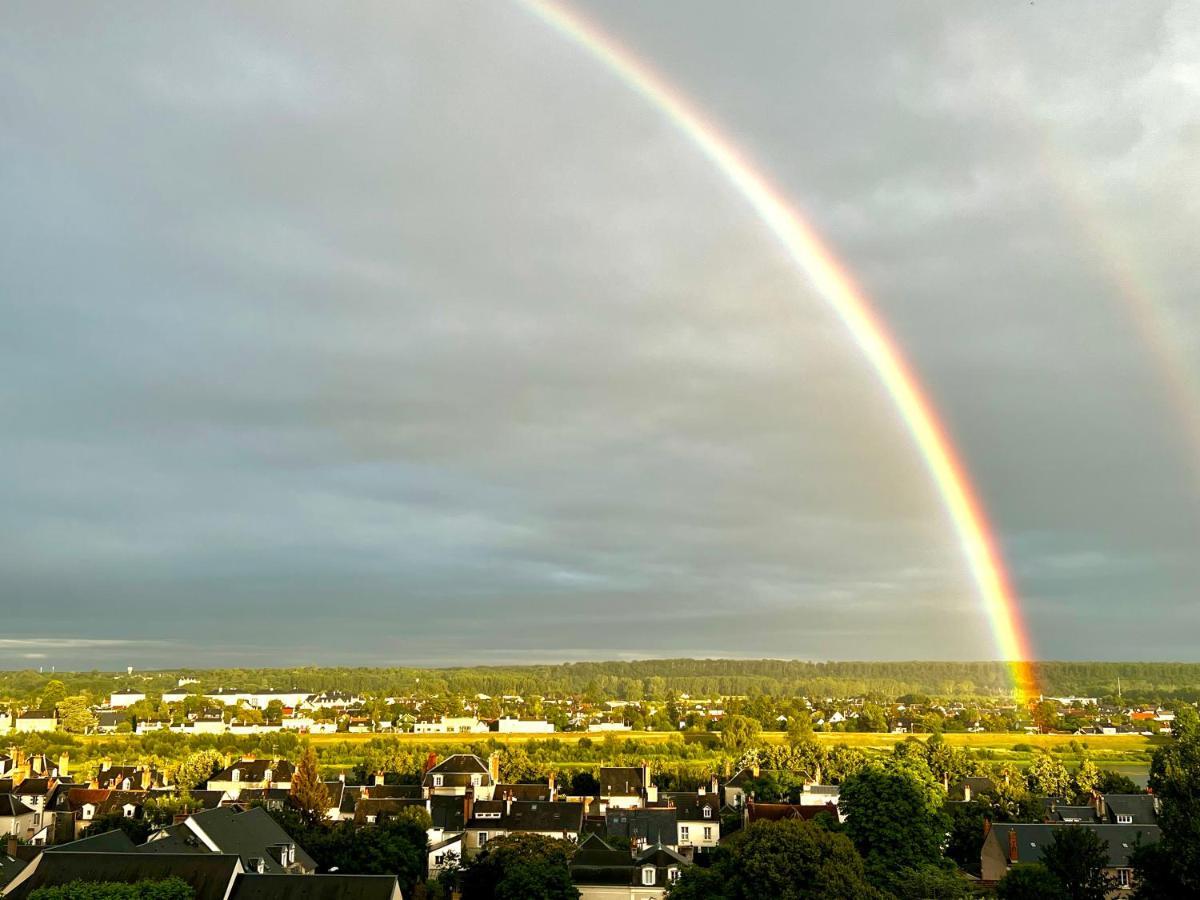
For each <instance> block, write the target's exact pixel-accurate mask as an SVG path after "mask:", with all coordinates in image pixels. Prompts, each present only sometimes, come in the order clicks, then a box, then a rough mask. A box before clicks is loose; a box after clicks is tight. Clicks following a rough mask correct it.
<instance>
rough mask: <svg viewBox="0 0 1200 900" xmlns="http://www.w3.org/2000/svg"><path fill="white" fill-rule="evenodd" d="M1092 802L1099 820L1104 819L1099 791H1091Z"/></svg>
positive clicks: (1101, 796) (1101, 795) (1102, 797)
mask: <svg viewBox="0 0 1200 900" xmlns="http://www.w3.org/2000/svg"><path fill="white" fill-rule="evenodd" d="M1092 802H1093V803H1094V804H1095V805H1096V815H1097V816H1098V817H1100V818H1101V819H1103V818H1104V795H1103V794H1101V793H1100V792H1099V791H1092Z"/></svg>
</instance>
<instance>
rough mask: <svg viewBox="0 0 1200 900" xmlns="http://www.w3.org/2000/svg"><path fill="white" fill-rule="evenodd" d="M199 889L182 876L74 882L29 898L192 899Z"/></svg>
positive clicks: (46, 888)
mask: <svg viewBox="0 0 1200 900" xmlns="http://www.w3.org/2000/svg"><path fill="white" fill-rule="evenodd" d="M195 896H196V892H195V891H193V890H192V886H191V885H190V884H188V883H187V882H186V881H184V880H183V879H182V878H166V879H163V880H162V881H149V880H147V881H135V882H133V883H132V884H131V883H128V882H123V881H72V882H69V883H68V884H60V885H54V886H53V887H40V888H38V889H37V890H35V891H33V892H32V893H31V894H30V895H29V900H193V898H194V897H195Z"/></svg>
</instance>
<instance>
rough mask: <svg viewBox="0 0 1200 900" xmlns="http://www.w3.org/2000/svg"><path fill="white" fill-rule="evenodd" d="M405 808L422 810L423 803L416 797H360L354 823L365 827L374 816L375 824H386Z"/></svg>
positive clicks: (355, 809)
mask: <svg viewBox="0 0 1200 900" xmlns="http://www.w3.org/2000/svg"><path fill="white" fill-rule="evenodd" d="M454 799H456V800H457V799H458V798H457V797H455V798H454ZM406 808H408V809H412V808H416V809H424V808H425V801H424V800H421V799H419V798H417V797H379V798H375V797H360V798H359V799H358V802H357V803H356V804H355V806H354V822H355V824H357V825H365V824H367V816H374V817H375V821H376V822H386V821H387V820H388V819H393V818H395V817H396V816H397V815H399V813H400V811H401V810H403V809H406Z"/></svg>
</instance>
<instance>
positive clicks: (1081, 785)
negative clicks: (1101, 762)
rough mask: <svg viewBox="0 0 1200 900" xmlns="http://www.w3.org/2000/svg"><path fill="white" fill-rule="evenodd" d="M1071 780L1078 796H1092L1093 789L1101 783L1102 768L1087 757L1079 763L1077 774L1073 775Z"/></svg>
mask: <svg viewBox="0 0 1200 900" xmlns="http://www.w3.org/2000/svg"><path fill="white" fill-rule="evenodd" d="M1071 781H1072V783H1073V784H1074V787H1075V795H1076V796H1077V797H1090V796H1091V794H1092V791H1094V790H1096V786H1097V785H1099V784H1100V770H1099V769H1097V768H1096V764H1095V763H1094V762H1092V761H1091V760H1090V759H1087V758H1086V757H1085V758H1084V760H1083V762H1081V763H1080V764H1079V768H1078V769H1076V770H1075V774H1074V775H1073V776H1071Z"/></svg>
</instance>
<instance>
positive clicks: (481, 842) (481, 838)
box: [479, 831, 487, 847]
mask: <svg viewBox="0 0 1200 900" xmlns="http://www.w3.org/2000/svg"><path fill="white" fill-rule="evenodd" d="M486 843H487V832H486V831H481V832H479V846H480V847H482V846H483V845H484V844H486Z"/></svg>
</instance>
